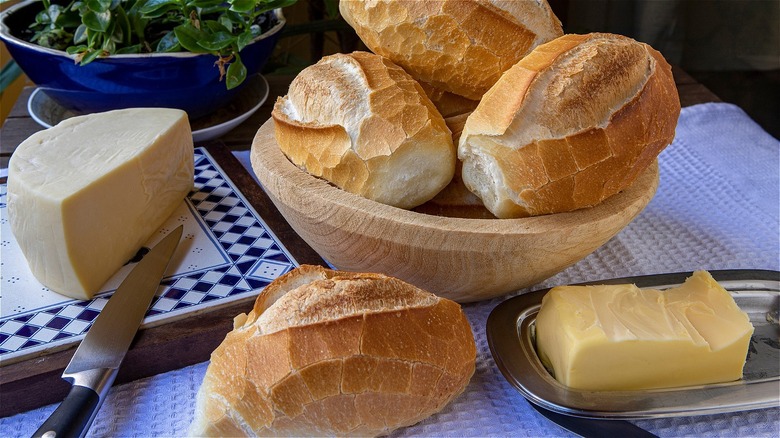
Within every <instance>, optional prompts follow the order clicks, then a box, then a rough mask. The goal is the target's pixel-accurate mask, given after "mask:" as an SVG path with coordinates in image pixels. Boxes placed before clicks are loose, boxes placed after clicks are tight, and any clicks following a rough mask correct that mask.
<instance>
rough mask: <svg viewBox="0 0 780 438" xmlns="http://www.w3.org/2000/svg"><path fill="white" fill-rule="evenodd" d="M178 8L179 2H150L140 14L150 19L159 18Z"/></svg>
mask: <svg viewBox="0 0 780 438" xmlns="http://www.w3.org/2000/svg"><path fill="white" fill-rule="evenodd" d="M178 6H179V2H178V0H148V1H147V2H146V3H145V4H144V5H143V6H142V7H141V8H140V10H139V12H140V13H141V14H143V15H145V16H146V17H148V18H158V17H162V16H163V15H164V14H165V13H166V12H168V11H169V10H171V9H174V8H176V7H178Z"/></svg>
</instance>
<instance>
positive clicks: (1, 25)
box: [0, 0, 287, 62]
mask: <svg viewBox="0 0 780 438" xmlns="http://www.w3.org/2000/svg"><path fill="white" fill-rule="evenodd" d="M40 2H41V0H24V1H22V2H19V3H17V4H15V5H13V6H11V7H9V8H8V9H6V10H5V11H3V12H2V13H0V40H3V41H4V42H6V43H12V44H16V45H17V46H23V47H26V48H28V49H30V50H33V51H36V52H39V53H45V54H49V55H54V56H58V57H64V58H69V59H72V60H75V59H76V55H69V54H68V53H67V52H65V51H64V50H57V49H52V48H49V47H43V46H39V45H38V44H35V43H31V42H29V41H25V40H23V39H21V38H18V37H16V36H14V35H13V34H11V29H9V28H8V26H7V25H6V24H5V21H6V19H8V17H10V16H12V15H13V14H14V13H15V12H17V11H18V10H20V9H23V8H25V7H27V6H30V5H31V4H33V3H40ZM272 11H273V13H274V16H275V17H276V19H277V21H278V22H277V23H276V25H275V26H274V27H272V28H270V29H268V31H266V32H264V33H262V34H260V35H258V36H257V37H256V38H255V39H253V40H252V41H251V42H250V43H249V44H254V43H256V42H258V41H260V40H263V39H266V38H269V37H271V36H273V35H275V34H277V33H279V32H280V31H281V30H282V28H283V27H284V25H285V24H286V23H287V19H286V18H285V17H284V13H283V12H282V9H281V8H276V9H273V10H272ZM203 55H206V56H214V55H212V54H211V53H192V52H170V53H158V52H151V53H120V54H114V55H110V56H101V57H98V58H96V59H95V61H101V60H111V59H148V58H195V57H198V56H203ZM93 62H94V61H93Z"/></svg>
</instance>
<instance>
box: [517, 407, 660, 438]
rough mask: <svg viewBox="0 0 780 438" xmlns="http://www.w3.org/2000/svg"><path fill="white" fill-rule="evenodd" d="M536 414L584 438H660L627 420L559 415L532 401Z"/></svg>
mask: <svg viewBox="0 0 780 438" xmlns="http://www.w3.org/2000/svg"><path fill="white" fill-rule="evenodd" d="M528 404H529V405H531V406H532V407H533V408H534V409H536V412H538V413H540V414H542V415H543V416H544V417H545V418H547V419H548V420H550V421H552V422H553V423H555V424H557V425H558V426H560V427H562V428H564V429H566V430H568V431H569V432H573V433H575V434H577V435H579V436H581V437H584V438H601V437H607V436H619V437H624V438H658V436H657V435H655V434H653V433H650V432H648V431H646V430H644V429H642V428H641V427H639V426H637V425H635V424H634V423H631V422H629V421H626V420H599V419H595V418H580V417H574V416H571V415H564V414H559V413H557V412H553V411H551V410H548V409H545V408H543V407H541V406H538V405H536V404H534V403H532V402H530V401H528Z"/></svg>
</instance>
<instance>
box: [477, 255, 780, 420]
mask: <svg viewBox="0 0 780 438" xmlns="http://www.w3.org/2000/svg"><path fill="white" fill-rule="evenodd" d="M709 272H710V273H711V274H712V276H713V277H714V278H715V279H716V280H717V281H718V282H719V283H721V284H722V285H723V286H724V287H725V288H726V289H727V290H729V292H731V293H732V294H734V296H735V298H736V297H737V296H742V297H744V296H747V295H754V294H778V295H779V296H780V272H778V271H770V270H744V269H738V270H711V271H709ZM691 274H692V272H690V271H689V272H678V273H669V274H656V275H643V276H636V277H623V278H615V279H608V280H601V281H591V282H587V283H580V284H583V285H584V284H621V283H634V284H636V285H637V286H639V287H654V288H666V287H670V286H674V285H677V284H681V283H682V282H683V281H684V280H685V279H686V278H687V277H689V276H690V275H691ZM547 291H549V288H548V289H543V290H538V291H534V292H529V293H526V294H522V295H518V296H515V297H513V298H509V299H507V300H505V301H504V302H502V303H500V304H499V305H498V306H496V307H495V308H494V309H493V311H492V312H491V313H490V315H489V317H488V320H487V327H486V329H487V330H486V332H487V340H488V346H489V347H490V352H491V354H492V356H493V359H494V361H495V362H496V365H497V367H498V368H499V370H500V371H501V373H502V375H503V376H504V378H505V379H506V380H507V381H508V382H509V383H510V385H512V386H513V387H514V388H515V389H516V390H517V391H518V392H520V394H521V395H523V396H524V397H525V398H526V399H527V400H528V401H530V402H531V403H534V404H536V405H538V406H540V407H542V408H545V409H548V410H551V411H553V412H557V413H561V414H566V415H571V416H577V417H584V418H600V419H643V418H659V417H673V416H690V415H705V414H718V413H729V412H738V411H745V410H752V409H761V408H769V407H775V406H779V405H780V385H778V382H780V376H775V377H770V378H764V379H756V380H751V381H744V380H741V381H737V382H728V383H719V384H712V385H700V386H696V387H688V388H668V389H653V390H645V391H581V390H576V389H572V388H567V387H565V386H563V385H561V384H560V383H558V382H557V381H556V380H555V379H554V378H553V377H552V376H550V374H549V373H548V372H547V371H546V370H545V369H544V367H543V366H542V364H541V362H540V361H539V359H538V357H537V356H536V351H535V348H534V347H533V344H532V343H531V342H530V333H529V328H530V326H531V323H532V322H533V321H534V320H535V317H536V311H537V310H538V308H539V306H540V305H541V299H542V297H543V296H544V294H546V293H547ZM779 366H780V365H779Z"/></svg>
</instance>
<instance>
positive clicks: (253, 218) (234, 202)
mask: <svg viewBox="0 0 780 438" xmlns="http://www.w3.org/2000/svg"><path fill="white" fill-rule="evenodd" d="M6 198H7V186H6V184H2V185H0V226H1V227H2V228H0V231H1V232H2V260H0V273H1V274H0V275H1V278H0V280H1V281H2V285H3V287H2V306H0V360H2V361H3V362H5V363H6V364H7V363H9V362H16V361H18V360H22V359H25V358H29V357H31V356H35V355H39V354H41V353H42V352H44V351H53V350H57V349H62V348H65V347H68V346H70V345H72V344H74V343H75V342H77V341H79V340H80V339H81V338H83V336H84V334H85V333H86V331H87V330H88V329H89V327H90V325H91V323H92V321H94V319H95V318H96V317H97V315H98V313H99V312H100V309H102V308H103V306H104V305H105V303H106V301H107V300H108V298H109V297H110V296H111V294H112V293H113V291H114V290H115V289H116V287H117V286H118V285H119V283H120V282H121V281H122V279H123V278H124V277H125V275H126V274H127V271H129V269H130V268H131V265H132V264H133V263H132V262H130V263H128V264H127V265H125V267H123V268H122V269H121V270H120V271H119V272H118V273H117V274H116V275H115V276H114V277H112V278H111V280H109V281H108V283H107V284H106V285H105V287H104V290H102V291H101V292H100V293H98V294H96V296H95V297H94V298H93V299H92V300H90V301H78V300H74V299H70V298H68V297H65V296H63V295H60V294H57V293H55V292H52V291H50V290H49V289H47V288H46V287H44V286H43V285H41V284H40V283H39V282H38V281H37V280H36V279H35V278H34V277H33V276H32V274H31V273H30V270H29V268H28V266H27V262H26V260H25V259H24V257H23V255H22V253H21V250H20V249H19V247H18V244H17V242H16V241H15V239H14V237H13V234H12V233H11V229H10V224H9V222H8V218H7V210H6ZM179 224H183V225H184V237H183V240H182V244H180V246H179V248H178V249H177V252H176V254H175V255H174V258H173V260H172V262H171V266H170V267H169V270H168V272H166V275H165V278H164V280H163V281H162V283H161V286H160V289H159V290H158V292H157V296H156V297H155V300H154V302H153V304H152V306H151V308H150V310H149V312H148V313H147V316H146V318H145V320H144V326H149V325H155V324H161V323H164V322H167V321H170V320H174V319H178V318H182V317H184V316H186V315H187V314H188V313H191V312H200V311H203V310H204V309H207V308H209V307H213V306H220V305H224V304H226V303H230V302H232V301H235V300H237V299H240V298H245V297H246V296H247V294H255V293H257V291H258V290H260V289H262V288H263V287H264V286H265V285H267V284H268V283H270V282H271V281H273V280H274V279H275V278H277V277H278V276H279V275H281V274H284V273H285V272H287V271H289V270H291V269H293V268H294V267H295V266H297V265H298V263H297V262H296V261H295V260H294V258H293V257H292V256H291V255H290V254H289V252H288V251H287V250H286V249H285V247H284V245H283V244H282V243H281V242H280V241H279V239H278V238H277V237H276V236H275V235H274V233H273V232H272V231H271V229H270V228H269V227H268V226H267V225H266V223H265V222H264V221H263V219H262V217H260V215H259V214H258V212H257V211H255V209H254V208H253V207H252V206H251V204H250V203H249V202H247V200H246V199H245V198H244V196H243V195H242V194H241V192H240V191H239V190H238V189H237V188H236V186H235V185H234V184H233V182H232V181H231V180H230V178H229V177H227V175H226V174H225V172H224V171H223V170H222V168H221V167H220V166H219V165H218V164H217V162H216V161H215V160H214V159H213V157H212V156H211V155H210V154H209V153H208V151H206V150H205V149H200V148H199V149H196V150H195V185H194V190H193V191H192V192H191V193H190V195H189V196H188V198H187V199H186V200H185V201H183V202H182V204H181V205H180V206H179V208H178V209H177V210H176V212H175V213H174V214H173V215H172V216H171V217H170V218H169V220H168V222H166V224H165V225H164V226H163V227H162V228H161V230H160V232H159V233H157V234H155V236H153V237H152V238H151V239H150V241H149V242H148V245H147V246H153V245H154V244H155V243H156V241H157V240H159V239H161V238H162V237H163V236H164V235H165V234H166V233H167V231H168V230H169V229H172V228H173V227H174V226H177V225H179Z"/></svg>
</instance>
